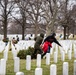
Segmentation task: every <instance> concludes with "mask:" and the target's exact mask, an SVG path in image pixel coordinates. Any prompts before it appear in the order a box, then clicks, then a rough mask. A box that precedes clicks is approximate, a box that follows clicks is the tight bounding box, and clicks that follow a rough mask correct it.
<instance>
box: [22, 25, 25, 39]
mask: <svg viewBox="0 0 76 75" xmlns="http://www.w3.org/2000/svg"><path fill="white" fill-rule="evenodd" d="M24 34H25V27H24V25H23V26H22V40H24V39H25V38H24V37H25V35H24Z"/></svg>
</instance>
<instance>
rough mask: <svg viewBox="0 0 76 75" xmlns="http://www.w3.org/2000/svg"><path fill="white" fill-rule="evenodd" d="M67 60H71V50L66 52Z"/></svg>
mask: <svg viewBox="0 0 76 75" xmlns="http://www.w3.org/2000/svg"><path fill="white" fill-rule="evenodd" d="M68 58H69V60H71V50H69V51H68Z"/></svg>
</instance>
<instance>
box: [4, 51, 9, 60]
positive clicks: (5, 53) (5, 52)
mask: <svg viewBox="0 0 76 75" xmlns="http://www.w3.org/2000/svg"><path fill="white" fill-rule="evenodd" d="M4 59H5V60H6V61H7V59H8V51H6V50H5V51H4Z"/></svg>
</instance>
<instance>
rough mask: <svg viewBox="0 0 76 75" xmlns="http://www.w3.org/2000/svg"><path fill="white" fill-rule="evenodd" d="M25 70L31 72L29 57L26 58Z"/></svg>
mask: <svg viewBox="0 0 76 75" xmlns="http://www.w3.org/2000/svg"><path fill="white" fill-rule="evenodd" d="M26 70H31V56H30V55H27V56H26Z"/></svg>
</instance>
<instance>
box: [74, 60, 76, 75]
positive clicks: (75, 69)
mask: <svg viewBox="0 0 76 75" xmlns="http://www.w3.org/2000/svg"><path fill="white" fill-rule="evenodd" d="M74 75H76V60H74Z"/></svg>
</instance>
